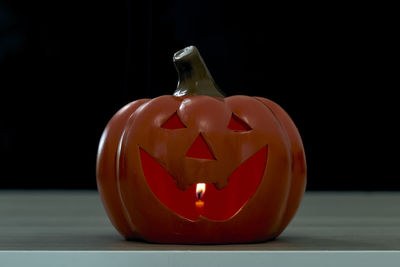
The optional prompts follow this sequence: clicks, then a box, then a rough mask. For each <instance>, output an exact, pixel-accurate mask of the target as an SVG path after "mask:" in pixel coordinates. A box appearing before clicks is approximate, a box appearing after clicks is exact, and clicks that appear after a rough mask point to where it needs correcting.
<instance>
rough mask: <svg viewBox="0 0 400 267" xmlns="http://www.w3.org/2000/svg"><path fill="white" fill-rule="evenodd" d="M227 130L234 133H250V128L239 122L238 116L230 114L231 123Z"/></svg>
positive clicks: (241, 121)
mask: <svg viewBox="0 0 400 267" xmlns="http://www.w3.org/2000/svg"><path fill="white" fill-rule="evenodd" d="M228 128H229V129H231V130H234V131H250V130H251V127H250V126H249V125H248V124H247V123H245V122H244V121H243V120H241V119H240V118H239V117H238V116H236V115H235V114H233V113H232V117H231V121H230V122H229V125H228Z"/></svg>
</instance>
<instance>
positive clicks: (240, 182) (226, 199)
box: [139, 145, 268, 221]
mask: <svg viewBox="0 0 400 267" xmlns="http://www.w3.org/2000/svg"><path fill="white" fill-rule="evenodd" d="M139 150H140V159H141V163H142V169H143V172H144V176H145V177H146V180H147V184H148V185H149V187H150V189H151V191H152V192H153V194H154V195H155V196H156V197H157V199H158V200H159V201H160V202H161V203H162V204H163V205H164V206H166V207H167V208H168V209H170V210H172V211H173V212H174V213H176V214H178V215H180V216H182V217H184V218H186V219H188V220H191V221H196V220H197V219H198V218H199V217H200V216H202V217H204V218H207V219H209V220H214V221H226V220H229V219H230V218H232V217H233V216H234V215H235V214H237V213H238V212H239V211H240V209H241V208H242V207H243V206H245V204H246V203H247V202H248V201H249V200H250V199H251V197H252V196H253V195H254V193H255V192H256V190H257V188H258V186H259V184H260V182H261V180H262V177H263V176H264V171H265V168H266V164H267V157H268V146H267V145H266V146H264V147H262V148H261V149H260V150H258V151H257V152H256V153H254V154H253V155H252V156H251V157H250V158H248V159H247V160H245V161H244V162H243V163H242V164H241V165H240V166H239V167H238V168H236V169H235V170H234V171H233V173H232V174H231V175H230V176H229V178H228V185H227V186H225V187H224V188H222V189H217V188H216V187H215V186H214V184H206V190H205V193H204V195H203V196H202V198H201V200H202V201H203V203H204V205H203V206H202V208H201V209H199V208H198V207H197V206H196V201H198V196H197V194H196V184H192V185H190V186H189V188H188V189H186V190H184V191H182V190H180V189H178V187H177V186H176V182H175V180H174V178H173V176H172V175H170V174H169V173H168V171H167V170H166V169H165V168H164V167H162V166H161V165H160V164H159V163H158V162H157V160H156V159H154V158H153V157H152V156H151V155H150V154H149V153H147V152H146V151H145V150H144V149H142V148H140V147H139Z"/></svg>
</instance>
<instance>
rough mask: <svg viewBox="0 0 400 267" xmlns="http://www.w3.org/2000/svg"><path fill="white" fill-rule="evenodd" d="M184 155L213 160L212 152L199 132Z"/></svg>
mask: <svg viewBox="0 0 400 267" xmlns="http://www.w3.org/2000/svg"><path fill="white" fill-rule="evenodd" d="M186 157H189V158H196V159H210V160H215V157H214V155H213V153H212V152H211V150H210V148H209V147H208V145H207V143H206V141H205V140H204V137H203V136H202V135H201V134H199V135H198V136H197V138H196V140H194V142H193V144H192V145H191V146H190V148H189V150H188V151H187V152H186Z"/></svg>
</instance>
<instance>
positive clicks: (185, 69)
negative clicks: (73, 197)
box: [97, 46, 306, 244]
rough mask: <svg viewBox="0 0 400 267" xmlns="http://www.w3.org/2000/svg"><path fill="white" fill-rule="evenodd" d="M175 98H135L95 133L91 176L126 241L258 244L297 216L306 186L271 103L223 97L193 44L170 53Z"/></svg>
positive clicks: (301, 161) (297, 147)
mask: <svg viewBox="0 0 400 267" xmlns="http://www.w3.org/2000/svg"><path fill="white" fill-rule="evenodd" d="M173 59H174V63H175V66H176V69H177V71H178V75H179V82H178V86H177V89H176V91H175V92H174V94H173V95H163V96H159V97H157V98H154V99H141V100H137V101H134V102H132V103H130V104H128V105H126V106H125V107H123V108H122V109H121V110H120V111H118V112H117V113H116V114H115V115H114V117H113V118H112V119H111V121H110V122H109V123H108V125H107V127H106V129H105V130H104V133H103V135H102V137H101V140H100V145H99V151H98V157H97V183H98V189H99V192H100V196H101V199H102V201H103V204H104V207H105V209H106V211H107V214H108V216H109V217H110V219H111V222H112V223H113V225H114V226H115V227H116V229H117V230H118V231H119V232H120V233H121V234H122V235H123V236H124V237H125V238H126V239H141V240H146V241H150V242H160V243H191V244H201V243H203V244H204V243H235V242H237V243H239V242H259V241H265V240H269V239H272V238H275V237H277V236H278V235H279V234H280V233H281V232H282V231H283V230H284V229H285V227H286V226H287V225H288V223H289V222H290V220H291V219H292V218H293V216H294V215H295V212H296V210H297V208H298V206H299V204H300V200H301V198H302V195H303V193H304V190H305V184H306V163H305V154H304V148H303V144H302V141H301V138H300V135H299V133H298V130H297V129H296V126H295V125H294V123H293V122H292V120H291V119H290V117H289V116H288V114H287V113H286V112H285V111H284V110H283V109H282V108H281V107H279V106H278V105H277V104H275V103H274V102H272V101H270V100H268V99H266V98H262V97H250V96H244V95H237V96H230V97H225V96H224V95H223V94H222V92H221V91H220V90H219V89H218V87H217V86H216V84H215V83H214V80H213V79H212V77H211V75H210V73H209V71H208V70H207V67H206V66H205V64H204V62H203V60H202V58H201V56H200V54H199V53H198V50H197V49H196V47H194V46H190V47H187V48H185V49H183V50H181V51H178V52H177V53H176V54H175V55H174V58H173Z"/></svg>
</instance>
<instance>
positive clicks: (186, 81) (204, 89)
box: [173, 46, 224, 97]
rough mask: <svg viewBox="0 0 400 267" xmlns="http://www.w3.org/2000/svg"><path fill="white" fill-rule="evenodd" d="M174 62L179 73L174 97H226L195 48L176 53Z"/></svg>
mask: <svg viewBox="0 0 400 267" xmlns="http://www.w3.org/2000/svg"><path fill="white" fill-rule="evenodd" d="M173 61H174V64H175V68H176V70H177V72H178V85H177V87H176V90H175V92H174V96H184V95H209V96H215V97H224V94H223V93H222V92H221V90H220V89H219V88H218V86H217V85H216V84H215V82H214V79H213V78H212V76H211V74H210V72H209V71H208V69H207V66H206V64H205V63H204V61H203V59H202V57H201V56H200V53H199V50H197V48H196V47H195V46H188V47H186V48H184V49H182V50H179V51H178V52H176V53H175V54H174V57H173Z"/></svg>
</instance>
